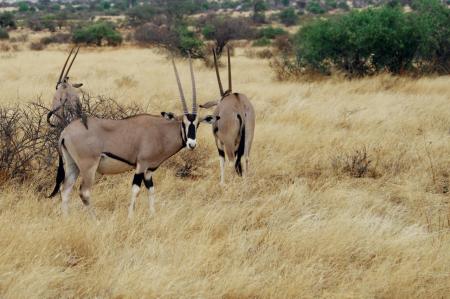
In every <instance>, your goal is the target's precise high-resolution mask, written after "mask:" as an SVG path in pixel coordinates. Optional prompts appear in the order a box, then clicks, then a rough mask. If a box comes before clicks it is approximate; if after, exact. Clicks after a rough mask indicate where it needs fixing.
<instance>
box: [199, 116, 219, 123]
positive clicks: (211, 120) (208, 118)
mask: <svg viewBox="0 0 450 299" xmlns="http://www.w3.org/2000/svg"><path fill="white" fill-rule="evenodd" d="M219 119H220V116H218V115H207V116H205V117H203V118H201V119H200V122H202V123H208V124H210V125H212V124H214V123H215V122H216V121H218V120H219Z"/></svg>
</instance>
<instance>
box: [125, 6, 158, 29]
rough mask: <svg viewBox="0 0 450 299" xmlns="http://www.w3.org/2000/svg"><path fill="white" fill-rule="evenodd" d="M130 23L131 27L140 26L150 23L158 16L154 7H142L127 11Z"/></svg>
mask: <svg viewBox="0 0 450 299" xmlns="http://www.w3.org/2000/svg"><path fill="white" fill-rule="evenodd" d="M126 14H127V18H128V23H129V24H130V25H131V26H139V25H142V24H145V23H147V22H150V21H151V20H152V19H153V17H154V16H155V14H156V11H155V9H154V7H153V6H150V5H142V6H136V7H133V8H131V9H129V10H128V11H127V13H126Z"/></svg>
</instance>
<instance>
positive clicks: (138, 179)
mask: <svg viewBox="0 0 450 299" xmlns="http://www.w3.org/2000/svg"><path fill="white" fill-rule="evenodd" d="M143 180H144V174H143V173H136V174H135V175H134V177H133V183H132V186H131V202H130V207H129V208H128V218H129V219H131V218H133V215H134V209H135V206H136V198H137V197H138V195H139V191H141V184H142V181H143Z"/></svg>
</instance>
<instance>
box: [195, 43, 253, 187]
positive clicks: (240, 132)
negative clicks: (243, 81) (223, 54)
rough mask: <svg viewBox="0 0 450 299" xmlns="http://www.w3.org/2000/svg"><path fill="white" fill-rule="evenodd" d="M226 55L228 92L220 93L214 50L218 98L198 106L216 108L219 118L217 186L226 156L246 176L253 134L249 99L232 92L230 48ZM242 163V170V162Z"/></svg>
mask: <svg viewBox="0 0 450 299" xmlns="http://www.w3.org/2000/svg"><path fill="white" fill-rule="evenodd" d="M227 54H228V90H226V91H223V87H222V82H221V80H220V74H219V67H218V65H217V55H216V52H215V50H214V49H213V55H214V67H215V69H216V75H217V82H218V83H219V91H220V99H219V100H218V101H211V102H208V103H205V104H204V105H200V107H201V108H210V107H213V106H216V109H215V111H214V116H216V117H218V118H220V120H219V121H217V122H215V123H214V124H213V134H214V138H215V140H216V145H217V149H218V151H219V159H220V183H221V184H224V175H225V169H224V167H225V165H224V164H225V154H226V156H227V158H228V160H229V161H230V162H234V168H235V170H236V172H237V174H238V175H240V176H242V175H246V173H247V171H248V164H249V155H250V149H251V146H252V141H253V135H254V131H255V110H254V109H253V105H252V104H251V103H250V101H249V100H248V98H247V97H246V96H245V95H244V94H242V93H236V92H234V93H233V92H232V84H231V61H230V49H229V48H228V49H227ZM242 157H243V158H244V160H245V163H244V167H242V163H241V159H242Z"/></svg>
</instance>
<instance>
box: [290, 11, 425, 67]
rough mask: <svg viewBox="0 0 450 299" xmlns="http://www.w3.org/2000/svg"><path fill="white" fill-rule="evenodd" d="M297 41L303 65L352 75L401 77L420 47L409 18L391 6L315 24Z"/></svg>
mask: <svg viewBox="0 0 450 299" xmlns="http://www.w3.org/2000/svg"><path fill="white" fill-rule="evenodd" d="M295 40H296V48H297V57H298V59H299V60H300V62H301V64H304V65H306V66H308V67H310V68H313V69H315V70H319V71H322V72H328V71H330V68H331V66H336V67H337V68H338V69H340V70H343V71H345V72H346V73H348V74H350V75H364V74H367V73H370V72H371V71H375V72H376V71H380V70H388V71H390V72H393V73H400V72H402V71H403V70H404V69H405V68H407V67H409V66H411V63H412V61H413V58H414V55H415V52H416V49H417V47H418V38H417V32H416V31H415V28H414V26H413V22H411V20H410V18H409V17H408V15H406V14H405V13H403V12H402V11H401V9H400V8H398V7H395V8H392V7H388V6H386V7H384V8H381V9H367V10H363V11H353V12H351V13H350V14H348V15H345V16H342V17H338V18H335V19H329V20H319V21H315V22H313V23H311V24H309V25H307V26H305V27H303V28H302V29H301V30H300V31H299V33H298V34H297V36H296V39H295Z"/></svg>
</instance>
